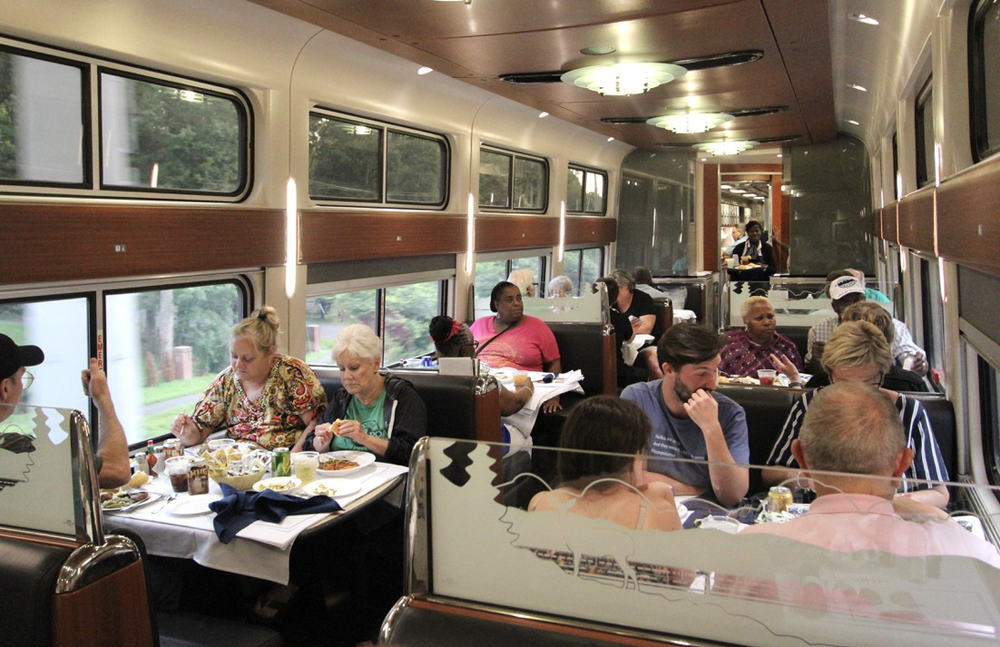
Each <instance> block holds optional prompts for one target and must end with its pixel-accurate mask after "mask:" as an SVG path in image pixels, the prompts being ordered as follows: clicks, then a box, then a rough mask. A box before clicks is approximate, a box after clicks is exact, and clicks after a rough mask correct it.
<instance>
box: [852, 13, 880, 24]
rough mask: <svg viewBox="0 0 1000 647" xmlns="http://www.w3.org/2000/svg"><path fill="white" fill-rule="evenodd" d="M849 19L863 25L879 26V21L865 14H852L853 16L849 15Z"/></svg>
mask: <svg viewBox="0 0 1000 647" xmlns="http://www.w3.org/2000/svg"><path fill="white" fill-rule="evenodd" d="M847 17H848V18H850V19H851V20H854V21H856V22H861V23H864V24H866V25H874V26H878V21H877V20H875V19H874V18H872V17H871V16H866V15H865V14H863V13H852V14H850V15H848V16H847Z"/></svg>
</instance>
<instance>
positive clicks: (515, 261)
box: [476, 256, 546, 301]
mask: <svg viewBox="0 0 1000 647" xmlns="http://www.w3.org/2000/svg"><path fill="white" fill-rule="evenodd" d="M545 260H546V257H545V256H520V257H516V258H497V259H490V258H489V257H487V258H486V259H484V260H482V261H478V262H477V263H476V299H477V300H479V299H486V300H487V301H488V300H489V298H490V293H491V292H492V291H493V286H494V285H496V284H497V283H499V282H500V281H506V280H507V277H508V276H510V273H511V272H513V271H514V270H521V269H524V270H528V271H530V272H531V276H532V278H533V279H534V284H533V285H534V287H535V295H536V296H544V295H545V286H544V283H545ZM525 296H526V295H525Z"/></svg>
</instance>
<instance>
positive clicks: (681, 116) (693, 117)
mask: <svg viewBox="0 0 1000 647" xmlns="http://www.w3.org/2000/svg"><path fill="white" fill-rule="evenodd" d="M732 120H733V116H732V115H727V114H725V113H722V112H674V113H670V114H666V115H662V116H660V117H653V118H652V119H648V120H647V121H646V123H647V124H650V125H651V126H656V127H657V128H663V129H664V130H670V131H673V132H675V133H678V134H684V135H686V134H690V133H704V132H708V131H709V130H712V129H713V128H717V127H718V126H721V125H722V124H724V123H726V122H729V121H732Z"/></svg>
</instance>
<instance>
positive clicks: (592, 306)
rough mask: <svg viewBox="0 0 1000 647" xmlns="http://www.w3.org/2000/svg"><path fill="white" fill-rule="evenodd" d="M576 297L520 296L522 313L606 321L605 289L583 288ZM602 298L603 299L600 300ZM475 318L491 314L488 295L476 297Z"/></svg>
mask: <svg viewBox="0 0 1000 647" xmlns="http://www.w3.org/2000/svg"><path fill="white" fill-rule="evenodd" d="M583 292H584V294H582V295H581V296H578V297H562V298H552V299H542V298H539V297H525V296H522V298H521V299H522V301H523V303H524V314H526V315H530V316H532V317H537V318H539V319H541V320H542V321H547V322H550V323H556V322H565V323H607V317H608V315H607V311H608V307H607V291H605V290H602V291H601V292H593V291H591V290H583ZM602 298H603V299H604V301H602ZM475 305H476V319H479V318H480V317H486V316H490V315H492V314H493V312H492V311H490V298H489V295H488V294H487V296H486V297H485V298H479V299H476V304H475Z"/></svg>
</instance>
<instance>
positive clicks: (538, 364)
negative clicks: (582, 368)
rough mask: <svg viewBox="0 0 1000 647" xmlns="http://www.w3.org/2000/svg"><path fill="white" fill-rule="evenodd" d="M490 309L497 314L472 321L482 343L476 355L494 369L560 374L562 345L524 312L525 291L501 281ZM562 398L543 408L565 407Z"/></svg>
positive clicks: (473, 333)
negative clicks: (523, 294)
mask: <svg viewBox="0 0 1000 647" xmlns="http://www.w3.org/2000/svg"><path fill="white" fill-rule="evenodd" d="M490 310H492V311H493V312H495V313H496V314H495V315H493V316H491V317H482V318H480V319H478V320H476V322H475V323H473V324H472V327H471V329H472V335H473V337H475V339H476V342H478V344H479V350H478V351H477V353H476V356H477V357H478V358H479V359H481V360H483V361H484V362H486V364H487V365H488V366H489V367H490V368H506V367H510V368H516V369H519V370H522V371H547V372H550V373H559V372H560V371H562V364H561V363H560V361H559V346H558V345H556V338H555V336H553V334H552V331H551V330H549V327H548V326H546V325H545V322H543V321H542V320H541V319H537V318H535V317H529V316H527V315H525V314H524V305H523V304H522V303H521V290H520V289H518V287H517V286H516V285H514V284H513V283H510V282H508V281H501V282H499V283H497V284H496V286H495V287H494V288H493V292H492V293H491V294H490ZM561 408H562V406H561V405H560V404H559V398H552V399H551V400H547V401H546V402H545V404H543V405H542V410H543V411H556V410H558V409H561Z"/></svg>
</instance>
